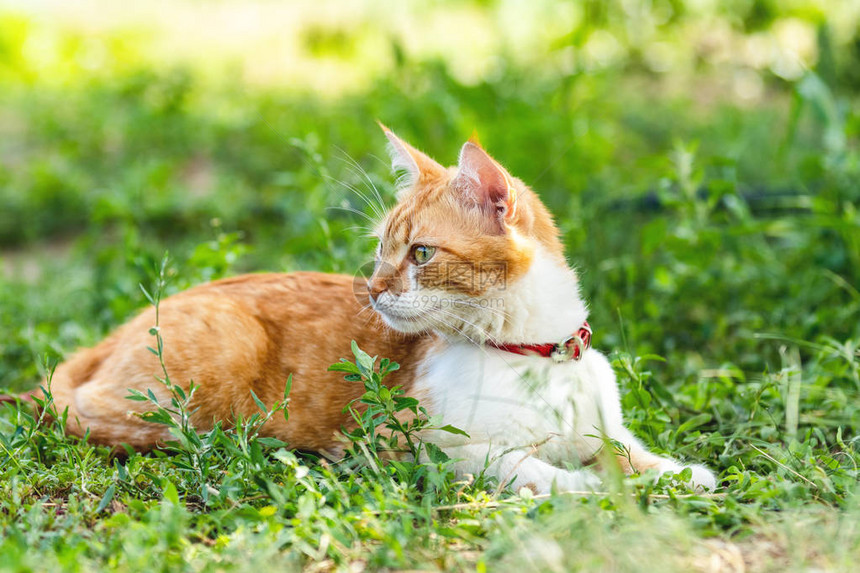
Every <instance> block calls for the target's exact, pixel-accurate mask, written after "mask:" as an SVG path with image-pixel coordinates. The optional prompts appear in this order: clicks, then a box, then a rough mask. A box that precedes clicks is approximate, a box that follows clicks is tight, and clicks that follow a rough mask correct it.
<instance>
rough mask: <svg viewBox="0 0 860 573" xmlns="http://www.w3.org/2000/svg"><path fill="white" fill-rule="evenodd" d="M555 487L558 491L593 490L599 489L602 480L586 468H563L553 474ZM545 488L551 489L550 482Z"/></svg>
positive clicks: (548, 490)
mask: <svg viewBox="0 0 860 573" xmlns="http://www.w3.org/2000/svg"><path fill="white" fill-rule="evenodd" d="M553 481H554V483H555V487H556V489H557V490H558V491H560V492H565V491H575V492H589V493H590V492H595V491H600V488H601V486H602V485H603V482H602V481H601V480H600V478H599V477H597V476H596V475H595V474H593V473H591V472H590V471H588V470H574V471H570V470H563V471H562V472H559V474H558V475H556V476H555V479H554V480H553ZM549 486H550V487H547V488H546V490H547V491H546V492H544V493H549V492H550V490H551V489H552V484H549Z"/></svg>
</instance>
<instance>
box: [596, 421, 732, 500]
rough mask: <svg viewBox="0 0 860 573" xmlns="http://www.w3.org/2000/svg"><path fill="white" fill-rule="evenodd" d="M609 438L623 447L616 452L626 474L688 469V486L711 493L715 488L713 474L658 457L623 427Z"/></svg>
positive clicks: (672, 471) (704, 468)
mask: <svg viewBox="0 0 860 573" xmlns="http://www.w3.org/2000/svg"><path fill="white" fill-rule="evenodd" d="M610 437H611V438H612V439H613V440H615V441H616V442H618V443H620V444H622V445H623V448H624V449H623V451H620V452H618V461H619V463H620V465H621V468H622V469H623V470H624V472H625V473H627V474H632V473H644V472H645V471H647V470H651V469H653V470H657V473H658V474H659V475H662V474H664V473H666V472H671V473H673V474H677V473H680V472H681V471H682V470H684V469H685V468H690V471H691V472H692V475H691V477H690V483H689V485H690V486H691V487H693V488H694V489H698V490H703V489H706V490H708V491H713V490H714V489H716V487H717V478H716V476H715V475H714V473H713V472H712V471H711V470H709V469H708V468H706V467H705V466H703V465H700V464H683V463H681V462H679V461H677V460H674V459H672V458H667V457H663V456H658V455H657V454H655V453H652V452H650V451H648V450H647V449H646V448H645V446H644V445H642V443H641V442H640V441H639V440H637V439H636V437H635V436H633V434H632V433H631V432H630V430H628V429H627V428H625V427H623V426H622V427H619V428H615V429H614V431H612V432H611V433H610Z"/></svg>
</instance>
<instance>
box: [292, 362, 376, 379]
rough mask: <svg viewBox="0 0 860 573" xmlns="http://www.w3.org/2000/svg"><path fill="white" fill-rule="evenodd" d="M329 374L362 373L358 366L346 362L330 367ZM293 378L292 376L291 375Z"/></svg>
mask: <svg viewBox="0 0 860 573" xmlns="http://www.w3.org/2000/svg"><path fill="white" fill-rule="evenodd" d="M328 371H329V372H348V373H350V374H361V371H360V370H359V369H358V366H356V365H355V364H353V363H352V362H348V361H346V360H344V361H343V362H337V363H335V364H332V365H331V366H329V367H328ZM290 376H292V374H291V375H290Z"/></svg>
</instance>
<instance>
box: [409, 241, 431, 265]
mask: <svg viewBox="0 0 860 573" xmlns="http://www.w3.org/2000/svg"><path fill="white" fill-rule="evenodd" d="M434 254H436V247H428V246H426V245H415V246H414V247H412V258H413V259H414V260H415V263H416V264H419V265H423V264H424V263H426V262H427V261H429V260H430V259H432V258H433V255H434Z"/></svg>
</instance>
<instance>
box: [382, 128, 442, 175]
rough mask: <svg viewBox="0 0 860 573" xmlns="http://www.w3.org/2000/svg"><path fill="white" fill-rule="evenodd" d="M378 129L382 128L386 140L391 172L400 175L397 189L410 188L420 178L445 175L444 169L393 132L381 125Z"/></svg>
mask: <svg viewBox="0 0 860 573" xmlns="http://www.w3.org/2000/svg"><path fill="white" fill-rule="evenodd" d="M379 127H381V128H382V131H383V133H385V137H387V138H388V155H390V156H391V170H392V171H395V172H399V173H401V174H402V175H401V176H400V177H399V178H398V182H397V187H398V188H399V189H405V188H408V187H412V186H413V185H414V184H416V183H418V182H419V181H420V180H421V179H422V178H428V177H439V176H440V175H442V174H444V173H445V168H444V167H442V166H441V165H439V164H438V163H436V162H435V161H433V160H432V159H430V158H429V157H428V156H427V155H425V154H424V153H422V152H420V151H418V150H417V149H415V148H414V147H412V146H411V145H409V144H408V143H406V142H405V141H403V140H402V139H400V138H399V137H397V136H396V135H395V134H394V132H393V131H391V130H390V129H388V128H387V127H385V126H384V125H382V124H381V123H380V124H379Z"/></svg>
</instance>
